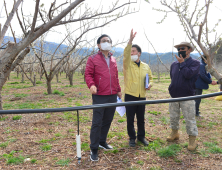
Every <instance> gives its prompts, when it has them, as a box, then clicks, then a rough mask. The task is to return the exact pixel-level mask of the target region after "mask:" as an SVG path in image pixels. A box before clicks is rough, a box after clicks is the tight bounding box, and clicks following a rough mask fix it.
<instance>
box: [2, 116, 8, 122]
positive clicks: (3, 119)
mask: <svg viewBox="0 0 222 170" xmlns="http://www.w3.org/2000/svg"><path fill="white" fill-rule="evenodd" d="M7 118H8V116H5V117H0V121H5V120H6V119H7Z"/></svg>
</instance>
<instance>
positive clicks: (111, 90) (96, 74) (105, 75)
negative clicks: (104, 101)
mask: <svg viewBox="0 0 222 170" xmlns="http://www.w3.org/2000/svg"><path fill="white" fill-rule="evenodd" d="M110 54H111V53H110ZM109 59H110V60H109V67H108V65H107V63H106V60H105V58H104V56H103V54H102V52H100V51H99V52H98V53H97V54H95V55H92V56H90V57H89V58H88V60H87V63H86V69H85V79H86V84H87V86H88V88H90V87H91V86H92V85H95V86H96V87H97V95H112V94H117V92H120V91H121V88H120V85H119V79H118V69H117V65H116V60H115V58H114V57H113V56H112V54H111V57H109Z"/></svg>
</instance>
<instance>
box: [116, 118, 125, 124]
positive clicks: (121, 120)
mask: <svg viewBox="0 0 222 170" xmlns="http://www.w3.org/2000/svg"><path fill="white" fill-rule="evenodd" d="M125 121H126V119H125V118H122V119H119V120H118V122H119V123H122V122H125Z"/></svg>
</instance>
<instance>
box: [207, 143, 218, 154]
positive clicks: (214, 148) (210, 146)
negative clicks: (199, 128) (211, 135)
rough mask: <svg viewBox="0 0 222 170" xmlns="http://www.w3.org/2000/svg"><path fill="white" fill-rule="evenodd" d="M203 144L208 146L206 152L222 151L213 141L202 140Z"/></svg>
mask: <svg viewBox="0 0 222 170" xmlns="http://www.w3.org/2000/svg"><path fill="white" fill-rule="evenodd" d="M203 144H204V146H206V147H208V149H207V152H210V153H213V154H216V153H222V149H221V148H220V147H218V146H217V144H216V143H215V142H214V143H212V142H204V143H203Z"/></svg>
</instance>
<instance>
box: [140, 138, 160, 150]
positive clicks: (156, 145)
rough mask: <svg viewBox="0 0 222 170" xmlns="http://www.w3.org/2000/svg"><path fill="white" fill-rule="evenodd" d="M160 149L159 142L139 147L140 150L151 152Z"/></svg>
mask: <svg viewBox="0 0 222 170" xmlns="http://www.w3.org/2000/svg"><path fill="white" fill-rule="evenodd" d="M160 147H161V142H160V140H154V141H153V142H149V145H148V146H144V147H141V148H140V149H141V150H145V151H151V150H154V151H156V150H157V149H159V148H160Z"/></svg>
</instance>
